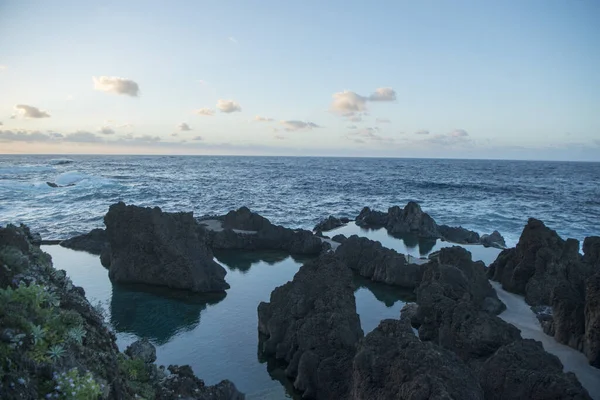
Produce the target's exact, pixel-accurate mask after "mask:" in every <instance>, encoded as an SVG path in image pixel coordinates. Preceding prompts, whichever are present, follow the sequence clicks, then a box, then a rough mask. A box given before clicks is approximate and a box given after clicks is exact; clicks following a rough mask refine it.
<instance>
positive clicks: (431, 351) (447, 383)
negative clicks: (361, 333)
mask: <svg viewBox="0 0 600 400" xmlns="http://www.w3.org/2000/svg"><path fill="white" fill-rule="evenodd" d="M352 377H353V379H352V390H351V394H350V396H348V397H343V396H340V397H337V398H349V399H356V400H362V399H365V400H366V399H390V400H393V399H398V400H400V399H423V400H425V399H435V400H442V399H443V400H448V399H461V400H478V399H483V398H484V397H483V390H482V389H481V387H480V386H479V382H478V380H477V377H476V376H475V375H474V373H473V372H472V371H471V370H470V369H469V368H467V366H466V365H465V364H464V363H463V362H462V361H461V360H460V359H458V358H457V357H456V356H455V355H454V354H453V353H451V352H450V351H447V350H445V349H442V348H440V347H438V346H436V345H434V344H433V343H431V342H422V341H420V340H419V339H418V338H417V337H416V336H415V335H414V333H413V332H412V330H411V328H410V325H409V324H408V323H407V322H403V321H398V320H391V319H387V320H384V321H382V322H381V323H380V324H379V326H378V327H377V328H376V329H375V330H373V331H372V332H371V333H369V334H368V335H367V336H366V337H365V338H364V339H363V340H362V341H361V343H360V346H359V349H358V352H357V354H356V356H355V357H354V363H353V368H352Z"/></svg>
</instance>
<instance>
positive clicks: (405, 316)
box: [400, 303, 421, 328]
mask: <svg viewBox="0 0 600 400" xmlns="http://www.w3.org/2000/svg"><path fill="white" fill-rule="evenodd" d="M418 313H419V305H418V304H417V303H406V304H405V305H404V306H403V307H402V309H401V310H400V320H402V321H408V322H410V324H411V326H414V327H415V328H418V327H419V326H421V322H420V321H419V318H418Z"/></svg>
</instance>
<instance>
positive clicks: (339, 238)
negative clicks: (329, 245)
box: [331, 234, 348, 243]
mask: <svg viewBox="0 0 600 400" xmlns="http://www.w3.org/2000/svg"><path fill="white" fill-rule="evenodd" d="M347 239H348V238H347V237H346V235H342V234H339V235H335V236H334V237H332V238H331V240H333V241H334V242H338V243H344V242H345V241H346V240H347Z"/></svg>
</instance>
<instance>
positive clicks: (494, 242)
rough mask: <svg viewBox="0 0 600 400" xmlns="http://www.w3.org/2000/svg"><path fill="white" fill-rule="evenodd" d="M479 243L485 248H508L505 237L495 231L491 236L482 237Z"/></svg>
mask: <svg viewBox="0 0 600 400" xmlns="http://www.w3.org/2000/svg"><path fill="white" fill-rule="evenodd" d="M479 241H480V242H481V244H482V245H483V246H484V247H495V248H497V249H505V248H506V242H505V241H504V237H503V236H502V235H501V234H500V232H498V231H494V232H492V233H491V234H489V235H481V238H480V239H479Z"/></svg>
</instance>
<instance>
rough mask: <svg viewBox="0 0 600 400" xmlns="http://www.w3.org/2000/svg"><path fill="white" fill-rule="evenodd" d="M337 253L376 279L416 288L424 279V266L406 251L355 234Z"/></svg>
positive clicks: (357, 269) (361, 272) (352, 266)
mask: <svg viewBox="0 0 600 400" xmlns="http://www.w3.org/2000/svg"><path fill="white" fill-rule="evenodd" d="M336 255H337V256H338V257H339V258H340V259H341V260H342V261H344V263H346V265H348V266H349V267H350V268H351V269H352V270H354V271H356V272H358V273H359V274H360V275H361V276H364V277H365V278H370V279H371V280H373V281H376V282H383V283H387V284H389V285H395V286H400V287H402V288H409V289H414V288H416V287H417V286H418V285H419V283H420V282H421V276H422V274H423V271H422V268H423V267H422V266H421V265H417V264H409V263H408V262H407V261H406V258H405V257H404V255H403V254H400V253H398V252H396V251H394V250H391V249H388V248H385V247H383V246H382V245H381V243H379V242H376V241H373V240H370V239H367V238H364V237H358V236H356V235H352V236H350V237H349V238H348V239H346V240H345V241H344V242H342V244H341V245H340V246H339V247H338V248H337V250H336Z"/></svg>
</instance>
